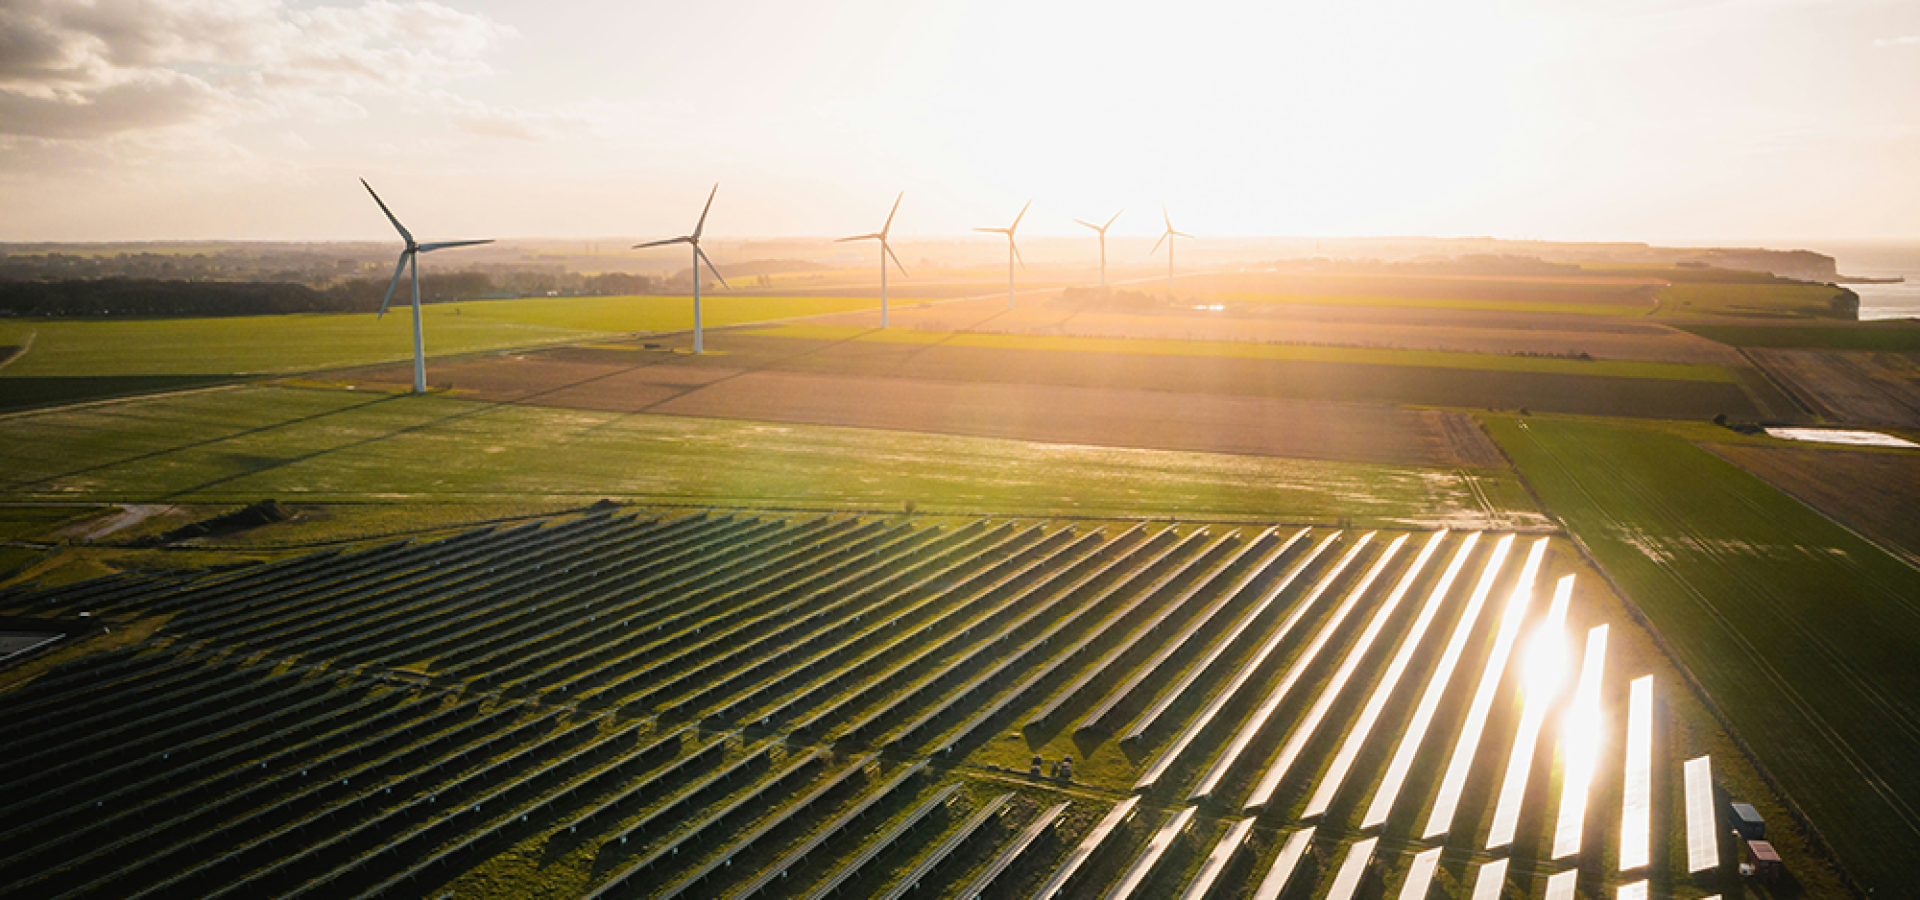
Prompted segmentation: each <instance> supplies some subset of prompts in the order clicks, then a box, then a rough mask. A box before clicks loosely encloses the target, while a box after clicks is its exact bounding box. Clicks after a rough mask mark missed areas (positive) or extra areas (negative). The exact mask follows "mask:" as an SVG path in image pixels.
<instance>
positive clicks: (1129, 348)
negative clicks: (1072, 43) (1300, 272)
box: [748, 325, 1734, 384]
mask: <svg viewBox="0 0 1920 900" xmlns="http://www.w3.org/2000/svg"><path fill="white" fill-rule="evenodd" d="M748 333H749V334H752V335H757V336H764V337H779V338H793V339H800V340H832V341H877V342H887V343H909V344H935V343H937V344H943V345H946V346H954V347H979V348H987V349H996V350H1052V351H1065V352H1078V353H1129V354H1136V355H1143V356H1196V357H1213V358H1227V359H1259V360H1281V361H1289V362H1329V363H1355V364H1360V365H1397V366H1424V367H1430V368H1440V369H1468V370H1474V371H1485V372H1533V373H1543V374H1555V375H1592V376H1604V377H1617V378H1653V379H1660V380H1665V381H1697V382H1711V383H1722V384H1726V383H1732V382H1733V381H1734V375H1733V373H1732V371H1731V370H1729V369H1727V368H1726V367H1724V366H1703V365H1689V364H1684V363H1657V362H1632V361H1624V360H1582V359H1556V358H1552V357H1535V356H1512V355H1506V354H1499V353H1458V352H1452V351H1445V350H1374V349H1367V348H1359V347H1317V346H1302V345H1295V344H1245V343H1237V342H1232V341H1181V340H1151V339H1143V338H1095V337H1031V336H1026V335H1014V334H956V333H949V332H921V331H916V332H908V331H898V332H896V331H877V330H869V329H862V328H857V327H851V326H837V325H781V326H778V327H774V328H768V329H759V330H755V331H751V332H748Z"/></svg>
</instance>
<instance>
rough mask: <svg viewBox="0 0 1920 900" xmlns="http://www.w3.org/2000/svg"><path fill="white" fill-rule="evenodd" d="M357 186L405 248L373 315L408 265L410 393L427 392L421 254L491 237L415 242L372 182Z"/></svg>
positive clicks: (383, 313) (384, 307)
mask: <svg viewBox="0 0 1920 900" xmlns="http://www.w3.org/2000/svg"><path fill="white" fill-rule="evenodd" d="M360 186H361V187H363V188H366V189H367V193H368V194H372V195H373V202H375V203H378V204H380V211H381V212H383V213H386V214H387V221H389V222H392V223H393V229H394V230H395V231H398V232H400V239H401V240H404V241H406V242H407V246H406V249H404V250H401V251H400V264H399V265H396V266H394V267H393V280H392V281H390V282H388V283H387V296H386V299H384V300H381V301H380V312H379V314H378V315H375V316H374V318H375V319H381V318H385V317H386V315H387V304H388V303H391V302H393V291H394V289H395V288H397V287H399V286H400V273H402V272H405V271H406V270H407V269H408V268H409V266H411V268H412V269H413V392H414V393H416V394H424V393H426V392H427V343H426V338H425V335H424V334H423V333H422V331H421V327H420V254H422V253H432V252H433V251H435V250H445V249H447V248H448V247H470V246H473V245H474V244H491V243H493V240H492V239H491V238H489V239H487V240H484V241H441V242H439V243H435V244H422V243H418V242H416V241H414V239H413V233H412V232H410V231H408V230H407V226H405V225H402V224H400V220H399V219H398V218H396V217H394V215H393V210H390V209H388V208H387V203H386V201H384V200H381V199H380V195H379V194H375V193H374V192H373V185H370V184H368V183H367V180H366V179H365V178H362V179H360Z"/></svg>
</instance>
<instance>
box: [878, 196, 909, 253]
mask: <svg viewBox="0 0 1920 900" xmlns="http://www.w3.org/2000/svg"><path fill="white" fill-rule="evenodd" d="M905 199H907V192H906V191H901V192H900V196H898V197H895V198H893V209H891V210H889V211H888V212H887V224H885V225H882V226H880V239H881V240H883V241H884V240H886V239H887V232H889V231H892V230H893V214H894V213H897V212H899V211H900V201H902V200H905Z"/></svg>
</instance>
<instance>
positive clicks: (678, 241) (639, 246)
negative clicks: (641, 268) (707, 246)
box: [629, 235, 693, 250]
mask: <svg viewBox="0 0 1920 900" xmlns="http://www.w3.org/2000/svg"><path fill="white" fill-rule="evenodd" d="M691 243H693V238H691V237H688V236H686V235H681V236H680V237H677V238H667V239H666V240H664V241H653V242H651V243H646V244H635V245H633V246H632V247H631V248H629V249H632V250H644V249H646V248H648V247H665V246H666V245H668V244H691Z"/></svg>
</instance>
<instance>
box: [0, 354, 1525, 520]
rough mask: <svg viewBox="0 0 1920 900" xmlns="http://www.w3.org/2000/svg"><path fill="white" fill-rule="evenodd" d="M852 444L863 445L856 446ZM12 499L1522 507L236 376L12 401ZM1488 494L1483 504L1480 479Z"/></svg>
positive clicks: (1215, 508)
mask: <svg viewBox="0 0 1920 900" xmlns="http://www.w3.org/2000/svg"><path fill="white" fill-rule="evenodd" d="M856 459H857V460H860V462H858V463H853V462H850V461H851V460H856ZM0 471H4V472H5V473H6V474H5V476H4V481H0V497H4V498H5V499H10V500H51V499H59V500H81V499H84V500H95V501H127V500H145V499H165V500H168V501H179V502H234V501H245V500H255V499H260V498H263V497H274V498H277V499H279V500H282V501H287V502H291V501H297V500H299V501H322V500H325V501H347V500H379V501H399V500H438V501H463V502H470V501H515V502H533V501H539V500H549V499H551V500H566V499H587V500H591V499H595V498H598V497H623V498H629V499H636V500H639V499H644V500H651V501H661V502H674V503H695V504H705V503H713V504H739V505H757V506H770V507H783V506H832V507H841V508H865V509H898V508H900V507H901V505H902V504H903V503H905V502H907V501H912V502H914V503H915V504H917V505H918V506H919V507H920V508H923V509H964V510H994V511H1005V512H1016V511H1019V512H1036V513H1053V512H1062V513H1073V514H1078V515H1088V514H1096V515H1097V514H1106V513H1114V514H1125V515H1145V516H1179V517H1182V518H1186V517H1201V516H1251V517H1261V518H1270V517H1273V516H1276V515H1284V516H1286V517H1288V518H1290V519H1299V520H1322V521H1325V520H1331V519H1333V518H1337V517H1343V516H1346V517H1353V518H1356V519H1360V520H1363V521H1379V522H1390V523H1391V522H1429V523H1430V522H1441V521H1456V520H1458V521H1463V522H1476V521H1477V522H1480V523H1482V524H1483V527H1484V525H1485V523H1488V522H1493V523H1506V522H1508V521H1509V518H1510V516H1513V517H1516V518H1514V519H1512V521H1514V522H1517V523H1518V524H1529V523H1532V522H1534V521H1536V520H1535V518H1534V517H1533V516H1531V515H1529V514H1528V511H1529V510H1530V509H1531V507H1532V503H1531V501H1530V500H1529V499H1528V498H1527V497H1526V494H1525V492H1524V491H1522V490H1521V489H1520V487H1519V485H1518V484H1517V482H1516V481H1515V480H1514V479H1512V478H1511V476H1509V475H1506V474H1504V473H1498V472H1478V471H1476V472H1474V473H1473V474H1471V475H1469V474H1466V473H1462V472H1456V471H1451V470H1431V469H1415V468H1397V467H1390V466H1377V465H1362V464H1348V463H1333V462H1320V461H1309V460H1288V459H1275V458H1267V457H1244V456H1228V455H1220V454H1202V453H1177V452H1163V451H1150V450H1116V449H1109V448H1100V447H1082V446H1064V445H1054V444H1029V443H1025V442H1020V441H1008V440H995V439H986V438H963V437H950V436H941V435H924V434H910V433H903V432H885V431H869V430H861V429H852V428H834V427H819V426H786V425H762V424H756V423H751V422H729V421H716V420H708V419H688V418H675V417H670V416H634V415H624V414H619V413H604V412H588V411H577V410H565V409H550V408H542V407H528V406H514V405H506V404H495V403H486V402H477V401H468V400H456V399H450V398H447V397H442V396H424V397H417V396H411V395H388V394H382V395H377V396H369V395H366V394H363V393H356V392H351V391H340V390H322V389H304V388H292V387H271V386H251V387H241V388H233V389H227V390H219V391H210V392H203V393H196V394H183V395H175V396H168V397H155V398H149V399H143V400H132V401H127V402H124V403H114V404H109V405H104V406H96V407H88V408H84V409H69V410H51V411H47V412H42V413H35V414H28V415H21V416H17V417H15V418H13V419H11V420H9V421H8V423H7V428H6V430H5V431H4V433H0ZM1482 493H1483V494H1484V495H1485V496H1486V498H1487V499H1486V501H1485V502H1484V503H1483V502H1482V501H1481V500H1480V499H1477V497H1478V495H1479V494H1482Z"/></svg>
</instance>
